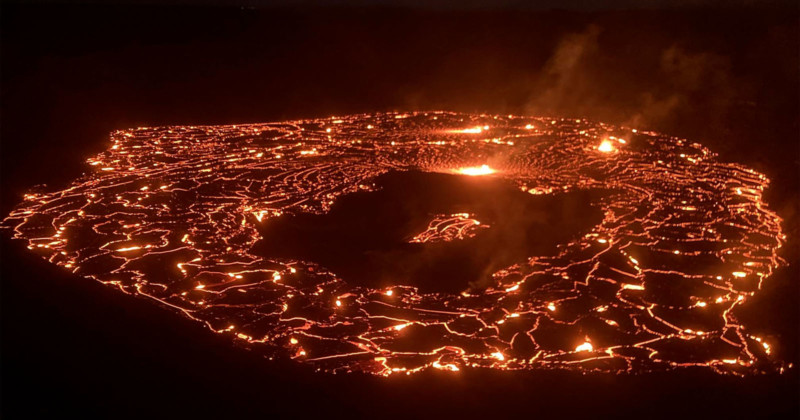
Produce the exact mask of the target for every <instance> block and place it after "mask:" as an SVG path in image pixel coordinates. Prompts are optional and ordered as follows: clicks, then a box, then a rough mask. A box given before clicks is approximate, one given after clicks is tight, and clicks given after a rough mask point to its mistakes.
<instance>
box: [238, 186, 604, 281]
mask: <svg viewBox="0 0 800 420" xmlns="http://www.w3.org/2000/svg"><path fill="white" fill-rule="evenodd" d="M375 184H376V185H377V186H378V187H379V188H380V189H379V190H377V191H369V192H357V193H353V194H349V195H347V196H344V197H342V198H340V199H339V200H338V201H337V202H336V203H334V205H333V207H332V208H331V211H330V212H329V213H327V214H324V215H315V214H301V215H285V216H281V217H278V218H274V219H269V220H268V221H265V222H264V223H263V224H259V225H258V226H259V227H258V229H259V232H260V234H261V235H262V237H263V238H266V239H262V240H260V241H258V242H257V243H256V244H255V245H254V247H253V250H252V251H253V252H254V253H256V254H258V255H261V256H264V257H268V258H294V259H299V260H305V261H313V262H316V263H318V264H320V265H322V266H324V267H326V268H327V269H329V270H331V271H333V272H334V273H336V274H338V275H339V276H341V277H342V278H343V279H344V280H345V281H347V282H349V283H351V284H354V285H359V286H367V287H373V288H382V287H388V286H392V285H398V284H402V285H411V286H416V287H419V288H420V290H421V291H422V292H448V293H458V292H461V291H463V290H465V289H467V288H478V289H479V288H484V287H486V286H487V285H488V284H489V281H490V276H491V273H493V272H494V271H496V270H498V269H501V268H503V267H506V266H509V265H511V264H514V263H516V262H521V261H525V260H526V258H527V257H529V256H535V255H553V254H555V253H556V250H557V248H556V247H557V245H558V244H559V243H564V242H568V241H569V240H570V239H573V238H575V237H577V236H579V235H581V234H582V233H584V232H586V231H588V230H589V229H590V228H591V227H592V226H594V225H595V224H597V223H599V222H600V221H601V220H602V213H601V212H600V211H599V210H598V209H596V208H594V207H591V206H590V203H592V202H593V201H594V200H597V199H598V198H600V197H601V196H602V195H604V194H607V192H603V191H573V192H567V193H560V194H554V195H531V194H528V193H525V192H522V191H520V190H519V189H518V188H517V187H515V186H514V185H512V184H511V183H510V182H509V181H507V180H502V179H499V178H494V177H469V176H460V175H447V174H439V173H429V172H420V171H409V172H399V171H393V172H389V173H387V174H384V175H382V176H379V177H378V178H376V179H375ZM442 213H444V214H451V213H473V214H475V216H474V217H475V218H476V219H477V220H479V221H481V223H483V224H489V225H490V228H488V229H481V230H479V231H478V232H479V233H478V234H477V235H476V236H475V237H473V238H469V239H465V240H455V241H450V242H438V243H426V244H417V243H408V241H409V240H410V239H411V238H412V237H414V236H415V235H416V234H418V233H420V232H422V231H424V230H425V229H426V228H427V226H428V223H429V222H430V221H431V220H432V218H433V216H434V215H436V214H442Z"/></svg>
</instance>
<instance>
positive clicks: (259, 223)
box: [0, 112, 787, 376]
mask: <svg viewBox="0 0 800 420" xmlns="http://www.w3.org/2000/svg"><path fill="white" fill-rule="evenodd" d="M534 127H539V128H540V129H534ZM620 133H624V134H620ZM631 133H636V134H635V135H633V134H631ZM462 134H463V135H462ZM469 134H474V135H469ZM615 135H617V136H627V135H630V136H632V137H630V138H629V139H627V140H626V139H622V138H619V137H614V136H615ZM110 144H111V147H108V148H107V149H106V150H105V151H103V152H102V153H99V154H97V155H95V156H90V157H88V159H87V166H86V168H87V171H86V174H84V175H82V176H81V177H79V178H77V179H75V180H72V182H71V183H67V184H65V185H68V186H66V187H64V188H62V189H58V188H55V189H52V190H49V191H47V190H39V189H37V190H36V192H28V193H27V194H25V195H24V196H23V197H24V200H23V201H21V202H20V203H19V204H18V205H17V206H16V207H15V208H14V210H13V211H12V212H11V213H10V214H9V215H8V216H7V217H6V218H5V219H4V220H3V221H2V224H0V227H1V228H2V229H3V230H4V231H6V232H8V233H9V234H10V235H12V236H13V237H14V238H15V239H18V240H21V241H24V245H23V246H27V248H28V249H29V250H30V251H29V252H31V253H35V254H36V255H39V256H41V257H43V258H45V259H46V260H47V261H49V262H50V263H52V264H56V265H58V266H60V267H63V268H65V269H68V270H70V271H71V272H74V273H76V274H78V275H81V276H84V277H87V278H91V279H94V280H96V281H98V282H101V283H102V284H106V285H109V286H111V287H114V288H115V289H118V290H120V291H122V292H124V293H127V294H131V295H136V296H142V297H145V298H147V299H149V300H151V301H153V302H158V304H159V305H161V306H164V307H165V308H168V310H170V311H173V312H175V313H177V314H180V315H182V316H185V317H187V318H188V319H191V320H193V321H195V322H197V323H198V324H199V325H204V326H207V328H208V330H209V331H212V332H213V333H217V334H222V335H224V336H226V337H229V338H230V339H231V340H236V341H237V342H239V343H240V344H244V345H246V346H247V347H248V348H250V349H251V350H253V351H254V352H257V353H258V354H262V355H265V356H268V357H269V358H273V357H281V356H283V357H289V358H291V359H293V360H296V361H297V362H298V363H303V364H308V365H310V366H312V367H314V368H315V369H318V370H322V371H333V372H354V371H357V372H365V373H369V374H374V375H381V376H388V375H392V374H395V373H401V374H414V373H417V372H421V371H424V370H426V369H440V370H445V371H452V372H455V371H459V370H466V369H472V368H491V369H498V370H527V369H554V368H555V369H567V370H572V371H577V372H589V371H602V372H609V373H638V372H645V371H669V370H674V369H681V368H688V367H691V368H697V367H702V368H705V369H707V370H710V371H712V372H718V373H725V374H733V375H750V374H756V373H764V372H778V371H782V370H783V369H784V367H785V366H786V363H785V362H782V361H781V360H780V357H781V354H780V353H781V352H782V351H784V350H785V348H786V346H782V345H781V344H782V343H779V342H773V343H771V344H767V342H765V341H764V340H763V339H761V338H759V337H755V336H754V335H753V333H755V332H756V331H757V330H758V328H752V327H751V325H749V324H748V322H749V321H748V319H750V318H752V317H742V316H739V315H741V314H740V312H741V308H742V307H743V306H745V305H747V306H748V311H752V310H756V309H757V308H756V307H757V306H758V305H759V304H761V301H762V300H760V299H758V298H757V297H758V295H759V294H760V293H761V290H763V285H764V284H766V283H768V282H769V281H770V278H771V276H772V274H773V273H774V272H775V270H777V269H779V268H780V267H782V266H785V265H786V261H784V260H783V259H782V258H781V256H780V255H781V253H780V251H781V247H782V246H784V244H785V243H786V241H787V235H786V234H785V232H784V231H783V227H782V220H781V218H780V216H779V215H778V214H777V213H775V212H773V211H772V210H771V209H770V206H769V203H767V201H766V200H765V199H764V197H763V196H762V194H763V192H764V191H766V189H767V188H768V186H769V182H770V181H769V179H768V178H767V177H766V176H764V175H763V174H760V173H759V172H757V171H755V170H753V169H751V168H748V167H746V166H744V165H741V164H738V163H731V162H728V161H724V160H720V159H718V158H717V156H716V155H715V154H714V153H713V152H712V151H711V150H709V149H707V148H705V147H704V146H702V145H700V144H698V143H694V142H689V141H686V140H682V139H678V138H676V137H672V136H668V135H662V134H658V133H654V132H651V131H640V132H638V133H637V132H636V131H635V130H630V129H625V128H620V127H613V126H610V125H606V124H599V123H592V122H589V121H586V120H582V119H581V120H574V119H569V120H566V119H552V118H533V117H531V118H528V117H524V119H523V118H522V117H515V116H502V115H497V116H493V115H474V114H459V113H451V112H429V113H425V112H409V113H402V114H398V113H373V114H369V115H366V114H365V115H353V116H337V117H334V118H324V119H305V120H298V121H284V122H277V123H265V124H245V125H225V126H201V127H198V126H175V127H155V128H135V129H127V130H120V131H117V132H114V133H112V135H111V143H110ZM632 144H633V145H635V147H631V146H630V145H632ZM482 162H487V164H482V165H481V163H482ZM488 163H491V164H492V165H494V166H495V167H496V168H501V169H502V170H496V169H493V168H491V167H490V166H489V164H488ZM465 165H476V166H465ZM477 165H479V166H477ZM413 170H421V171H424V172H437V173H442V172H445V173H448V174H451V175H454V174H457V175H468V176H486V175H493V174H496V175H495V176H491V182H495V181H496V182H504V183H507V185H508V186H509V187H510V188H511V191H512V192H513V193H514V194H517V195H521V196H523V197H524V199H526V200H541V199H545V200H546V199H547V198H548V197H558V196H559V195H561V194H564V193H568V192H572V191H577V190H581V191H586V192H592V193H594V192H597V191H603V194H604V195H603V197H602V198H601V199H597V200H593V201H592V202H591V204H590V205H591V206H593V207H596V208H597V209H598V210H600V211H602V215H603V217H602V218H598V220H597V221H596V222H594V223H593V225H592V226H590V227H588V228H587V231H586V232H585V233H582V234H581V235H577V236H575V237H566V236H565V238H564V239H563V240H561V241H560V242H559V243H558V244H557V247H554V248H553V252H552V253H547V254H542V255H537V254H535V252H536V251H531V255H528V254H521V255H520V256H519V257H518V258H517V257H514V258H517V259H515V260H514V261H512V262H510V263H509V264H508V265H507V266H502V267H495V268H493V271H492V272H487V273H483V274H482V275H483V277H482V278H481V283H480V285H481V287H475V288H471V287H469V286H468V285H467V284H464V289H463V290H459V291H450V292H429V291H426V290H425V289H424V288H420V287H417V286H416V285H414V286H412V285H410V284H407V283H406V277H405V275H404V274H401V273H398V275H397V276H396V277H394V276H393V274H392V273H390V274H388V275H386V276H385V277H382V278H380V279H376V285H373V286H368V285H354V284H350V283H348V281H347V280H348V279H347V278H345V277H343V276H342V274H341V273H337V272H333V271H331V270H329V268H328V267H325V264H321V263H320V262H319V261H314V260H313V258H311V257H303V258H301V257H291V256H284V257H282V258H277V257H269V256H265V255H260V254H259V253H258V252H257V251H256V249H257V248H258V247H257V244H258V243H259V241H275V242H273V243H275V244H276V245H277V246H280V245H281V244H280V242H279V241H278V240H277V239H276V238H271V237H269V235H270V233H265V232H268V231H269V230H268V229H264V227H265V226H268V224H269V223H271V222H272V221H273V220H274V219H275V218H277V217H280V216H282V215H298V214H312V215H324V214H326V213H328V212H330V211H331V208H332V207H333V206H335V205H336V203H337V202H338V200H340V199H342V198H343V197H347V196H348V195H350V194H355V193H357V194H369V193H370V191H373V190H375V189H376V188H378V183H377V182H376V179H377V178H378V177H379V176H381V175H383V174H386V173H388V172H391V171H413ZM461 181H464V180H463V179H462V180H461ZM468 181H470V182H466V184H467V185H475V186H477V185H478V184H483V183H484V182H483V181H484V180H474V179H473V180H468ZM609 189H610V190H613V193H610V194H608V195H605V194H606V191H608V190H609ZM518 191H523V192H525V194H520V193H519V192H518ZM181 197H190V198H185V199H184V198H181ZM182 200H185V201H182ZM502 205H504V204H502V203H501V206H498V210H497V211H496V214H483V213H482V212H481V210H479V209H470V208H462V207H457V208H452V209H440V210H435V211H432V212H431V213H428V214H424V215H418V216H419V217H418V220H417V222H418V224H415V225H414V229H419V230H416V231H415V230H412V229H409V231H407V232H406V231H404V232H403V236H402V240H404V241H407V242H409V244H406V246H408V247H409V248H414V249H419V250H426V251H427V250H428V249H431V250H433V249H435V248H436V247H440V246H441V247H444V246H458V245H461V246H463V247H464V248H465V249H472V245H473V244H478V245H480V246H482V245H484V243H483V242H482V241H483V240H484V238H485V237H489V236H490V235H492V234H493V233H494V232H495V231H494V229H498V227H502V226H503V224H504V223H507V220H506V219H505V216H506V215H507V214H510V213H511V212H516V211H518V210H516V209H514V208H508V209H507V211H506V208H505V207H502ZM439 212H441V213H439ZM473 212H474V213H473ZM534 216H535V217H539V216H538V215H534ZM575 217H581V215H580V214H576V216H575ZM417 222H415V223H417ZM426 223H427V226H426ZM723 229H724V231H723ZM530 240H531V241H536V240H538V238H535V237H533V238H530ZM453 241H464V242H462V243H460V244H456V243H448V244H443V243H444V242H453ZM411 244H413V245H411ZM480 246H476V247H475V249H479V248H480ZM387 258H391V257H387ZM448 264H449V263H448ZM442 265H443V267H441V269H442V271H441V272H442V273H443V274H442V276H443V277H442V279H443V280H449V279H451V278H453V277H455V276H454V275H453V274H454V272H450V271H449V270H450V267H448V266H446V264H442ZM697 267H702V269H701V270H698V269H697ZM401 268H402V267H401ZM400 271H402V270H400ZM678 284H680V285H681V286H680V287H677V286H675V287H673V285H678ZM684 286H685V287H684ZM754 297H755V298H754ZM767 309H768V308H767ZM234 326H235V327H234ZM543 330H544V331H543ZM576 334H580V335H579V336H576ZM584 334H589V335H591V340H590V339H589V337H586V336H585V335H584ZM543 335H550V336H552V337H554V338H555V339H554V340H547V339H541V338H542V336H543ZM580 337H583V338H584V340H580ZM299 340H302V347H301V346H300V345H299ZM531 343H532V344H531ZM674 343H681V344H689V345H687V346H685V349H684V348H683V347H682V349H681V350H678V351H677V353H675V352H673V351H672V350H670V351H663V352H662V351H660V350H661V349H663V348H667V347H670V346H671V345H672V344H674ZM521 345H522V346H523V347H520V346H521ZM526 346H528V347H529V346H533V349H530V348H526ZM530 350H532V351H530ZM687 361H691V362H687Z"/></svg>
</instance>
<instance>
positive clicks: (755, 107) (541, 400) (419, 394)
mask: <svg viewBox="0 0 800 420" xmlns="http://www.w3.org/2000/svg"><path fill="white" fill-rule="evenodd" d="M215 3H216V4H215ZM586 3H589V2H586ZM794 3H795V2H782V1H770V2H766V3H758V2H752V3H751V2H749V1H734V2H716V1H705V2H704V1H681V2H677V3H670V2H660V1H653V2H644V3H643V4H644V5H642V3H639V2H628V1H623V0H618V1H611V2H608V3H604V4H603V5H598V4H597V3H592V4H584V2H580V1H566V2H545V3H543V4H542V3H537V5H536V6H532V5H530V4H526V3H524V2H517V1H503V2H500V3H492V2H488V1H469V2H466V3H461V2H456V1H452V2H449V1H436V2H433V3H428V4H424V3H423V2H415V1H411V0H407V1H396V2H392V1H380V2H377V3H369V2H366V1H364V2H361V1H340V2H335V3H334V5H330V4H328V5H326V4H323V3H322V2H314V1H305V2H302V5H301V6H297V5H291V4H290V2H287V1H284V2H268V1H261V2H257V1H255V2H250V3H248V4H246V5H245V6H244V7H238V6H237V7H223V6H221V5H220V4H219V3H218V2H212V1H208V2H206V4H205V5H202V6H198V5H189V4H188V2H180V1H174V2H171V3H170V4H166V3H164V2H155V1H150V2H147V4H145V5H133V4H123V3H119V2H115V3H114V2H94V3H86V4H82V5H75V4H67V3H66V2H62V3H41V2H33V3H8V2H4V3H3V4H2V8H0V54H1V55H0V106H2V109H1V114H0V118H1V120H0V139H2V144H1V145H0V154H1V157H0V181H1V182H2V189H1V190H0V210H1V211H2V214H4V215H5V214H7V213H8V212H9V211H10V210H11V208H12V207H13V206H14V205H15V204H16V203H17V202H18V201H19V200H20V198H21V195H22V194H23V193H24V192H25V191H26V190H28V189H29V188H31V187H32V186H34V185H36V184H41V183H46V184H47V185H48V186H49V188H58V187H60V186H62V185H65V183H67V182H68V181H69V180H71V179H74V178H75V177H77V176H79V175H80V174H81V172H82V170H83V169H84V163H83V161H84V159H86V158H87V157H89V156H91V155H93V154H94V153H97V152H99V151H101V150H104V149H105V148H106V146H107V144H106V139H107V135H108V133H109V132H110V131H112V130H114V129H121V128H128V127H135V126H153V125H173V124H225V123H244V122H265V121H273V120H281V119H287V118H299V117H320V116H329V115H343V114H347V113H354V112H372V111H390V110H431V109H448V110H456V111H467V112H493V113H494V112H496V113H503V114H505V113H520V114H522V113H524V114H537V115H540V114H545V115H557V116H568V117H588V118H592V119H597V120H601V121H605V122H609V123H615V124H627V125H632V126H636V127H640V128H648V129H656V130H660V131H664V132H667V133H669V134H673V135H677V136H681V137H686V138H689V139H691V140H695V141H699V142H701V143H703V144H704V145H706V146H709V147H710V148H711V149H712V150H715V151H717V152H719V153H720V154H721V159H724V160H727V161H736V162H740V163H743V164H745V165H747V166H750V167H753V168H755V169H757V170H759V171H762V172H764V173H766V174H767V175H768V176H769V177H770V178H771V179H772V180H773V185H772V186H771V188H770V189H769V191H768V193H767V200H768V202H769V203H770V205H771V207H772V208H774V209H776V210H777V211H778V212H779V214H780V215H781V216H782V217H783V218H784V219H785V222H786V223H785V225H784V227H785V229H786V231H787V233H788V234H789V236H790V242H789V244H788V245H787V247H786V248H785V249H784V253H783V254H784V257H785V258H786V259H787V260H788V261H789V262H790V264H789V265H788V267H786V268H783V269H781V270H780V271H779V272H778V273H777V274H776V275H775V276H773V277H772V278H771V279H770V280H769V281H768V282H767V285H766V287H765V290H764V291H763V292H762V293H761V294H759V295H758V296H757V298H755V299H753V301H752V303H750V304H749V305H748V306H749V307H748V308H744V310H743V311H742V316H743V317H744V318H745V319H746V321H747V322H745V324H746V325H748V326H751V327H752V328H754V329H755V330H757V331H760V332H764V333H765V335H767V336H768V337H771V339H770V342H771V343H774V344H775V350H776V353H777V354H778V356H779V357H780V358H782V359H783V360H787V361H789V362H794V363H796V362H797V360H798V357H797V355H798V335H797V332H798V309H797V308H798V298H800V296H798V295H799V294H798V280H799V279H800V275H798V243H797V237H798V216H799V215H800V204H799V202H800V200H798V191H800V185H799V183H800V138H799V136H798V133H799V130H800V128H799V127H798V114H799V113H800V108H799V107H798V97H799V96H800V86H799V85H798V52H799V51H800V48H799V47H798V36H799V35H798V10H797V6H796V4H794ZM553 7H562V8H563V9H561V10H553ZM631 7H637V8H636V9H631ZM24 251H25V249H24V247H23V246H22V245H21V244H20V243H17V242H15V241H9V240H8V239H7V236H6V237H4V238H3V240H2V254H0V256H2V260H1V262H2V278H1V280H2V283H0V286H1V287H2V288H1V289H0V297H1V298H2V301H1V302H0V303H1V306H0V310H2V313H1V315H2V316H1V317H0V327H1V329H0V333H1V334H2V336H1V337H0V339H1V340H2V348H1V349H0V357H1V358H2V359H1V364H0V374H2V383H0V386H1V387H2V401H0V404H1V406H0V409H2V415H3V417H4V418H29V417H36V416H47V417H56V416H57V417H64V416H65V415H67V414H86V415H92V414H94V415H98V416H103V417H111V416H114V417H117V416H122V417H127V416H130V417H138V416H142V415H145V414H147V415H153V416H155V417H157V418H158V417H166V416H168V415H172V416H175V415H177V416H180V417H186V416H189V415H199V416H201V417H211V416H214V417H216V416H227V415H231V414H234V413H235V414H246V413H253V414H260V415H269V416H273V415H276V416H290V415H296V416H307V415H311V414H315V415H325V416H337V417H338V416H339V415H341V414H344V415H348V416H349V415H353V416H357V417H362V416H364V417H365V416H390V417H395V416H403V415H408V416H414V417H418V416H434V415H436V416H445V415H448V416H449V415H451V414H452V415H459V416H462V417H475V416H478V415H480V416H488V415H512V414H514V415H518V416H524V417H525V418H528V417H534V416H561V417H564V416H568V417H569V416H574V415H586V416H593V417H594V416H612V415H613V416H625V415H647V416H648V417H670V416H675V415H686V416H690V417H693V416H694V415H698V416H699V415H704V416H708V415H714V416H719V415H725V414H727V415H732V416H733V417H745V416H751V415H754V416H758V417H760V418H763V417H769V416H785V417H790V418H792V417H797V415H798V414H800V412H798V411H799V410H800V409H799V408H798V404H800V403H799V401H800V393H799V392H798V389H799V387H798V374H797V368H794V369H790V370H789V372H788V373H787V374H784V375H765V376H756V377H749V378H744V379H739V378H731V377H721V376H717V375H714V374H710V373H708V372H705V371H698V372H693V371H681V372H670V373H667V374H652V375H640V376H613V375H585V376H584V375H578V374H574V373H568V372H522V373H508V372H490V371H489V372H483V371H478V372H460V373H459V374H457V375H450V374H440V373H437V372H429V373H424V374H420V375H414V376H412V377H409V378H405V377H403V378H390V379H388V380H385V379H377V378H370V377H364V376H361V375H323V374H315V373H313V372H309V371H308V370H307V369H306V368H304V367H300V366H296V365H294V364H291V363H284V362H268V361H266V360H263V359H261V358H260V357H259V356H257V355H255V354H252V353H250V352H248V351H246V350H244V349H238V348H236V347H234V346H233V345H231V342H230V341H229V340H228V339H227V338H224V337H217V336H215V335H213V334H209V333H207V331H205V330H204V329H203V328H202V327H201V326H199V325H197V324H195V323H191V322H189V321H188V320H184V319H180V318H178V317H176V316H174V314H172V313H170V312H169V311H167V310H164V309H162V308H159V307H157V306H155V305H153V304H152V303H150V302H147V301H144V300H141V299H136V298H132V297H130V296H125V295H122V294H121V293H119V292H117V291H115V290H112V289H110V288H105V287H102V286H101V285H99V284H96V283H93V282H91V281H89V280H86V279H82V278H78V277H76V276H71V275H69V274H68V273H65V272H64V271H63V270H61V269H58V268H57V267H54V266H51V265H49V264H46V263H44V262H43V261H41V260H38V259H37V258H35V257H34V256H33V255H30V254H27V253H26V252H24Z"/></svg>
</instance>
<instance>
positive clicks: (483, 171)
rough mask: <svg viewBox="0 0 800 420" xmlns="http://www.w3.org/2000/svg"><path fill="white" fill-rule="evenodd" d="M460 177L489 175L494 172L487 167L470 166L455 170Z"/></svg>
mask: <svg viewBox="0 0 800 420" xmlns="http://www.w3.org/2000/svg"><path fill="white" fill-rule="evenodd" d="M456 172H458V173H459V174H461V175H469V176H481V175H491V174H493V173H495V170H494V169H492V168H490V167H489V165H481V166H470V167H466V168H459V169H457V170H456Z"/></svg>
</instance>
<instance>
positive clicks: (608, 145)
mask: <svg viewBox="0 0 800 420" xmlns="http://www.w3.org/2000/svg"><path fill="white" fill-rule="evenodd" d="M597 150H599V151H601V152H603V153H610V152H613V151H615V150H617V149H616V148H615V147H614V143H612V142H611V141H610V140H603V141H602V142H601V143H600V145H599V146H597Z"/></svg>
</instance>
